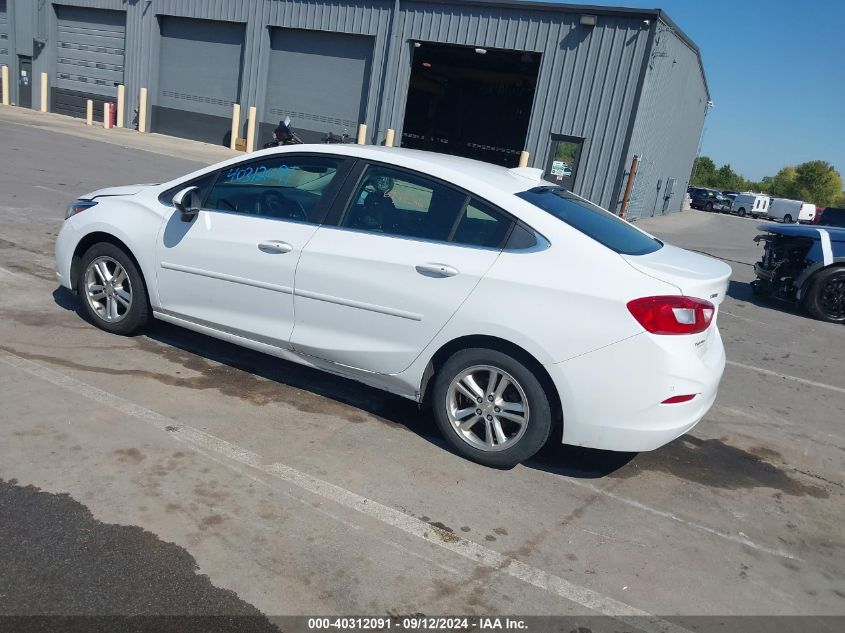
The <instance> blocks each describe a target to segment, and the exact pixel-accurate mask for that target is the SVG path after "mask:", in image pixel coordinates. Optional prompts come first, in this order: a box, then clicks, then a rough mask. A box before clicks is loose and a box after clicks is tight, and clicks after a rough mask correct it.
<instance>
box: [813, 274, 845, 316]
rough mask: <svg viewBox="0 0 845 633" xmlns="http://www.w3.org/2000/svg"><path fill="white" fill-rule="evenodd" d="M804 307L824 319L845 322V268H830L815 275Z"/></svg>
mask: <svg viewBox="0 0 845 633" xmlns="http://www.w3.org/2000/svg"><path fill="white" fill-rule="evenodd" d="M804 307H805V308H807V311H808V312H809V313H810V314H811V315H813V316H814V317H816V318H817V319H820V320H822V321H828V322H830V323H845V268H843V267H841V266H840V267H836V268H828V269H826V270H822V271H821V272H819V273H818V274H817V275H815V277H814V278H813V281H812V285H811V286H810V289H809V291H808V292H807V295H806V297H805V299H804Z"/></svg>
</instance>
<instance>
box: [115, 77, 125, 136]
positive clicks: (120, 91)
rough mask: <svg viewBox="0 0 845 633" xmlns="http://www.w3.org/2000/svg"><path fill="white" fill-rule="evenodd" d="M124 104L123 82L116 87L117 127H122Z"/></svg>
mask: <svg viewBox="0 0 845 633" xmlns="http://www.w3.org/2000/svg"><path fill="white" fill-rule="evenodd" d="M125 105H126V86H124V85H123V84H121V85H119V86H118V87H117V121H116V122H115V123H116V125H117V127H123V109H124V107H125Z"/></svg>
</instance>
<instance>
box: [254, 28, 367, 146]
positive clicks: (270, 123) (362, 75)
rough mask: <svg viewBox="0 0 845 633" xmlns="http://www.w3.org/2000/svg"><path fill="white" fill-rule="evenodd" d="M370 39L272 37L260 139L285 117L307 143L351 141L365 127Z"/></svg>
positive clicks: (320, 34)
mask: <svg viewBox="0 0 845 633" xmlns="http://www.w3.org/2000/svg"><path fill="white" fill-rule="evenodd" d="M372 55H373V38H371V37H368V36H364V35H346V34H341V33H328V32H324V31H304V30H297V29H281V28H276V29H273V31H272V39H271V52H270V66H269V78H268V81H267V103H266V107H265V108H264V114H263V117H262V118H263V124H262V128H263V129H262V138H264V137H265V136H270V134H271V133H272V129H273V128H274V127H275V126H276V125H278V123H279V121H280V120H282V119H284V118H285V117H286V116H289V117H290V118H291V121H292V125H293V128H294V129H295V130H296V132H297V133H298V134H299V135H300V136H301V137H302V139H303V140H304V141H305V142H306V143H308V142H315V141H319V140H320V139H321V138H322V137H323V136H325V135H326V134H327V133H328V132H332V133H334V134H342V133H343V132H344V131H345V132H348V133H349V134H350V135H351V136H353V137H354V136H355V134H356V131H357V128H358V123H362V122H363V121H364V114H365V110H366V106H367V91H368V88H369V84H370V64H371V60H372Z"/></svg>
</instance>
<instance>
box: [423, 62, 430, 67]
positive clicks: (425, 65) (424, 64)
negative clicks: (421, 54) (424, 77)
mask: <svg viewBox="0 0 845 633" xmlns="http://www.w3.org/2000/svg"><path fill="white" fill-rule="evenodd" d="M422 66H423V68H431V62H423V63H422Z"/></svg>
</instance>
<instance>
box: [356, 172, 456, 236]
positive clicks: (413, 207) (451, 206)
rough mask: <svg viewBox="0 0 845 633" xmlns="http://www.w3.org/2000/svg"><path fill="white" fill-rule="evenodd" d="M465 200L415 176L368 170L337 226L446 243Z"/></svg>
mask: <svg viewBox="0 0 845 633" xmlns="http://www.w3.org/2000/svg"><path fill="white" fill-rule="evenodd" d="M466 201H467V196H466V195H464V194H463V193H460V192H459V191H456V190H455V189H452V188H451V187H448V186H446V185H441V184H439V183H437V182H434V181H431V180H429V179H427V178H424V177H422V176H418V175H416V174H410V173H408V172H405V171H401V170H397V169H392V168H389V167H380V166H370V167H368V168H367V171H366V172H364V175H363V177H362V179H361V182H360V183H359V185H358V187H357V189H356V190H355V193H354V195H353V197H352V202H351V204H350V206H349V208H348V209H347V210H346V213H345V214H344V215H343V218H342V219H341V221H340V226H343V227H346V228H351V229H358V230H363V231H372V232H374V233H384V234H387V235H399V236H405V237H415V238H419V239H428V240H441V241H446V240H447V239H449V235H450V233H451V231H452V227H453V225H454V223H455V220H456V218H457V216H458V214H459V213H460V212H461V211H462V210H463V209H464V205H465V204H466Z"/></svg>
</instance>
